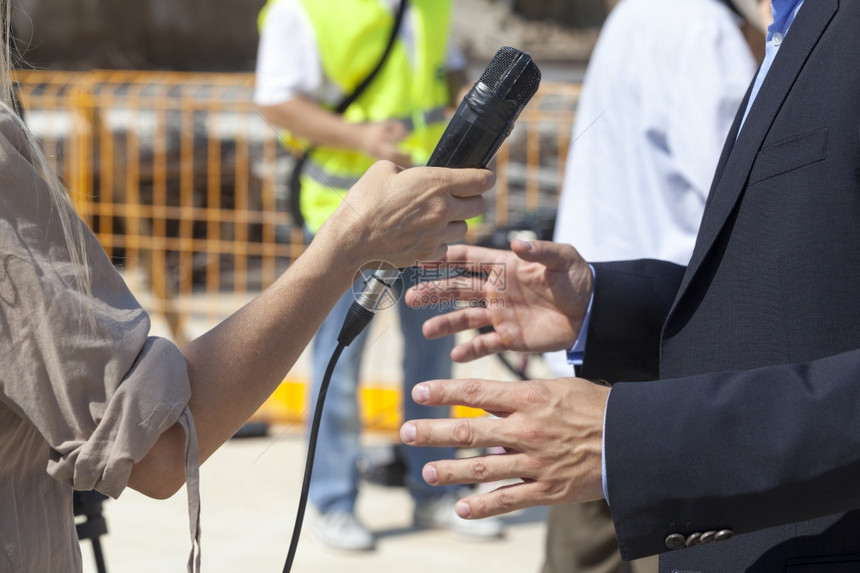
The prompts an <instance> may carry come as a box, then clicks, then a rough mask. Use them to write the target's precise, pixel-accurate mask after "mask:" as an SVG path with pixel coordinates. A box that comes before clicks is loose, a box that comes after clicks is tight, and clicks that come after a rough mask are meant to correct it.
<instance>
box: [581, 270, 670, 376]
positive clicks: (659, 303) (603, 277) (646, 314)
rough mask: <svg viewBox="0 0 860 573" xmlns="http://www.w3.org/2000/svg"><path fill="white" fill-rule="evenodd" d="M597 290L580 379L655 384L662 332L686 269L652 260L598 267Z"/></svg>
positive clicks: (595, 289) (596, 275)
mask: <svg viewBox="0 0 860 573" xmlns="http://www.w3.org/2000/svg"><path fill="white" fill-rule="evenodd" d="M593 266H594V270H595V285H594V300H593V302H592V307H591V318H590V321H589V327H588V343H587V344H586V348H585V355H584V356H583V363H582V370H581V375H582V376H583V377H584V378H591V379H601V380H605V381H607V382H617V381H619V380H654V379H656V378H657V375H658V369H659V354H660V332H661V330H662V328H663V322H664V321H665V320H666V316H667V314H668V312H669V309H670V307H671V305H672V302H673V300H674V298H675V294H676V292H677V290H678V287H679V285H680V283H681V278H682V277H683V274H684V267H682V266H680V265H676V264H674V263H669V262H665V261H657V260H650V259H643V260H636V261H621V262H613V263H594V264H593Z"/></svg>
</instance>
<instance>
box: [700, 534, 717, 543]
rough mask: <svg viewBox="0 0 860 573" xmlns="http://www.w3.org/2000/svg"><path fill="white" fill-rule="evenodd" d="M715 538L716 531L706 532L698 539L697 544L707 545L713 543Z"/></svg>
mask: <svg viewBox="0 0 860 573" xmlns="http://www.w3.org/2000/svg"><path fill="white" fill-rule="evenodd" d="M716 536H717V532H716V531H706V532H704V533H703V534H702V536H701V537H700V538H699V543H700V544H702V545H707V544H708V543H710V542H711V541H713V540H714V538H715V537H716Z"/></svg>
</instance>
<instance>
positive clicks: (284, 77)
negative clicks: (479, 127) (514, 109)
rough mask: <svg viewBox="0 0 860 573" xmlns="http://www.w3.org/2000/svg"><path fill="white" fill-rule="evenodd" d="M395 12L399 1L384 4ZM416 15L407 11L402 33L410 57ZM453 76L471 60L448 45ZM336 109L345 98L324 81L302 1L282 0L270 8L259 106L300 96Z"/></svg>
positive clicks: (263, 41)
mask: <svg viewBox="0 0 860 573" xmlns="http://www.w3.org/2000/svg"><path fill="white" fill-rule="evenodd" d="M380 2H381V3H382V4H384V5H386V6H387V7H388V8H389V9H390V10H392V11H394V10H396V7H397V6H398V4H399V2H398V0H380ZM411 15H412V9H411V8H407V10H406V14H405V16H404V19H403V24H402V28H401V30H400V31H399V36H400V38H401V39H402V40H403V41H404V42H405V43H406V47H407V50H408V51H409V53H413V52H414V25H413V22H412V17H411ZM447 67H448V69H449V70H460V69H463V68H465V67H466V59H465V58H464V57H463V54H462V53H461V52H460V51H459V50H458V49H457V47H456V46H455V45H454V43H453V42H451V41H449V47H448V62H447ZM299 95H301V96H304V97H307V98H309V99H312V100H314V101H324V102H326V103H333V102H335V101H337V100H338V99H340V98H341V97H343V95H344V94H342V93H341V91H340V89H339V88H338V87H337V86H336V85H335V84H334V83H333V82H331V81H330V80H328V79H327V78H326V77H325V74H324V73H323V69H322V63H321V61H320V53H319V48H318V46H317V41H316V36H315V34H314V28H313V25H312V24H311V21H310V18H309V17H308V15H307V13H306V12H305V10H304V8H303V7H302V5H301V4H300V3H299V2H298V0H280V1H278V2H275V3H273V4H272V5H271V6H270V7H269V11H268V13H267V14H266V20H265V22H264V23H263V29H262V31H261V34H260V43H259V48H258V51H257V72H256V87H255V89H254V102H255V103H256V104H257V105H263V106H265V105H276V104H279V103H281V102H284V101H287V100H289V99H291V98H294V97H296V96H299Z"/></svg>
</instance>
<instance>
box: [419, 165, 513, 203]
mask: <svg viewBox="0 0 860 573" xmlns="http://www.w3.org/2000/svg"><path fill="white" fill-rule="evenodd" d="M412 171H414V172H415V175H416V176H420V177H441V178H443V179H444V181H445V188H446V189H447V190H448V192H449V193H450V194H451V195H452V196H453V197H477V196H478V195H481V194H483V193H485V192H487V191H489V190H490V189H491V188H492V187H493V185H495V183H496V174H495V173H493V172H492V171H490V170H489V169H447V168H444V167H416V168H414V169H413V170H412Z"/></svg>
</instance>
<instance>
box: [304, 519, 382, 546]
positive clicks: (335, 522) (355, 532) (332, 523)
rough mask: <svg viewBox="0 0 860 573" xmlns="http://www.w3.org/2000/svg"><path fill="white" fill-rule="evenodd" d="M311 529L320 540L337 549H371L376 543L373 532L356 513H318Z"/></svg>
mask: <svg viewBox="0 0 860 573" xmlns="http://www.w3.org/2000/svg"><path fill="white" fill-rule="evenodd" d="M311 529H312V531H313V533H314V534H315V535H316V537H317V538H318V539H319V540H320V541H322V542H323V543H325V544H326V545H328V546H329V547H333V548H335V549H341V550H344V551H369V550H371V549H373V548H374V547H375V545H376V541H375V540H374V538H373V534H372V533H370V531H368V530H367V528H366V527H364V525H362V524H361V522H360V521H359V520H358V519H357V518H356V517H355V515H353V514H351V513H348V512H346V511H329V512H327V513H324V514H321V515H319V514H318V515H317V516H316V518H315V519H314V520H313V523H312V527H311Z"/></svg>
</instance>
